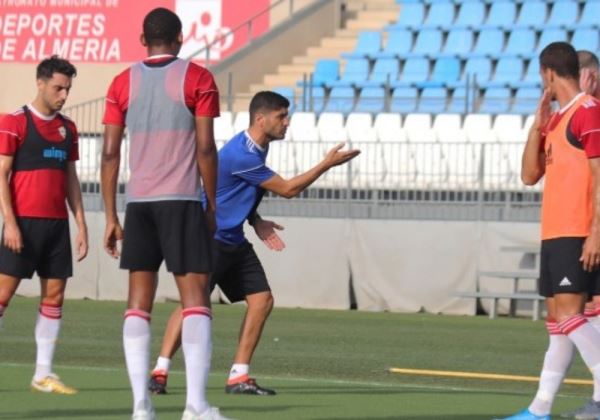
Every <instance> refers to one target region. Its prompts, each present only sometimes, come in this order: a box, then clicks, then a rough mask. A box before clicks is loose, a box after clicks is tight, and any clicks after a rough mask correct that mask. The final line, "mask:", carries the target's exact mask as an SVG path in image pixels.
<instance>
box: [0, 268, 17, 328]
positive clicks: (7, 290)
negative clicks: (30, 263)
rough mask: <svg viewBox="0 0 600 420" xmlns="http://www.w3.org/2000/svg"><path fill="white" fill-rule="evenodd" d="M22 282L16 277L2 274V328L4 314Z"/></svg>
mask: <svg viewBox="0 0 600 420" xmlns="http://www.w3.org/2000/svg"><path fill="white" fill-rule="evenodd" d="M20 282H21V280H20V279H18V278H16V277H12V276H7V275H6V274H0V327H2V319H3V318H4V312H5V311H6V308H7V307H8V304H9V303H10V300H11V299H12V297H13V296H14V295H15V292H16V291H17V288H18V287H19V283H20Z"/></svg>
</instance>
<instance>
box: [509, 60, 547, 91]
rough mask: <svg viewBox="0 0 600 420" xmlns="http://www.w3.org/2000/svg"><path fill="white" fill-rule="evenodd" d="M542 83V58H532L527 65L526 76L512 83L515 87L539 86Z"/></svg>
mask: <svg viewBox="0 0 600 420" xmlns="http://www.w3.org/2000/svg"><path fill="white" fill-rule="evenodd" d="M540 83H541V79H540V60H538V59H537V58H532V59H531V60H529V64H528V65H527V70H526V71H525V77H523V79H522V80H520V81H517V82H512V83H511V85H512V86H513V87H536V86H539V85H540Z"/></svg>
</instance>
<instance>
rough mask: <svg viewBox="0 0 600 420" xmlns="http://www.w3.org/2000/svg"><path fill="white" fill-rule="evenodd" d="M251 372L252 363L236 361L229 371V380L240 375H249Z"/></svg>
mask: <svg viewBox="0 0 600 420" xmlns="http://www.w3.org/2000/svg"><path fill="white" fill-rule="evenodd" d="M249 372H250V365H246V364H243V363H234V364H233V366H231V370H230V371H229V380H230V381H231V380H233V379H236V378H239V377H240V376H244V375H248V373H249Z"/></svg>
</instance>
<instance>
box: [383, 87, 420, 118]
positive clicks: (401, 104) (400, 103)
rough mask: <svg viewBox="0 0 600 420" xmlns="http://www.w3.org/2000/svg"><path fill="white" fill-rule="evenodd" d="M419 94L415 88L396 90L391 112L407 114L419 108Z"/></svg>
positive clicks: (393, 95)
mask: <svg viewBox="0 0 600 420" xmlns="http://www.w3.org/2000/svg"><path fill="white" fill-rule="evenodd" d="M418 98H419V94H418V92H417V89H416V88H413V87H398V88H396V89H394V91H393V93H392V98H391V101H390V111H392V112H399V113H402V114H406V113H409V112H414V111H415V109H416V108H417V100H418Z"/></svg>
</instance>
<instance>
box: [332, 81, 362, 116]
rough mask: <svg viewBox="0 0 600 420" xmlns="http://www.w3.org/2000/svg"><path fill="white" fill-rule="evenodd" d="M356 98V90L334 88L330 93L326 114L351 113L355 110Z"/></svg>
mask: <svg viewBox="0 0 600 420" xmlns="http://www.w3.org/2000/svg"><path fill="white" fill-rule="evenodd" d="M354 96H355V94H354V88H349V87H334V88H333V89H331V92H329V98H328V100H327V104H325V112H343V113H344V114H347V113H349V112H351V111H352V109H353V108H354Z"/></svg>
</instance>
